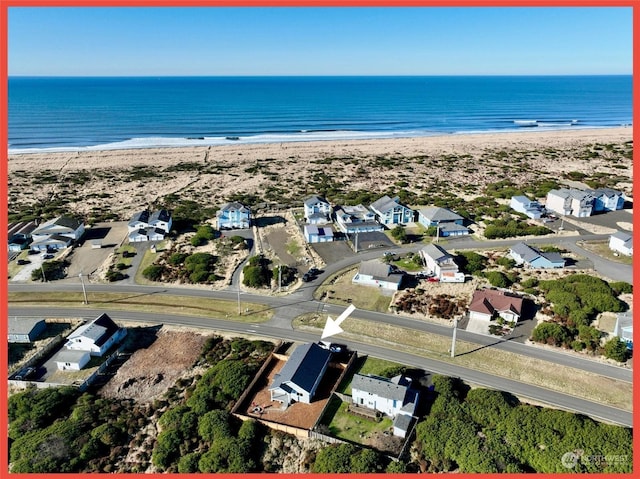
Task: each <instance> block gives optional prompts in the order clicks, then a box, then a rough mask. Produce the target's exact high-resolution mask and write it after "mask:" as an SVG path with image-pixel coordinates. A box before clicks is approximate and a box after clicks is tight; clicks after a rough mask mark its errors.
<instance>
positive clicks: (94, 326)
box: [64, 313, 127, 356]
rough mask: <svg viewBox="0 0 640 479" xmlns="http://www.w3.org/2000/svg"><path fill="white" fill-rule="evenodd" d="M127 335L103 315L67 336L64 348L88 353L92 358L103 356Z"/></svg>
mask: <svg viewBox="0 0 640 479" xmlns="http://www.w3.org/2000/svg"><path fill="white" fill-rule="evenodd" d="M126 335H127V330H126V329H124V328H120V327H119V326H118V325H117V324H116V323H114V322H113V320H112V319H111V318H110V317H109V316H108V315H107V314H105V313H103V314H101V315H100V316H98V317H97V318H96V319H94V320H93V321H91V322H89V323H87V324H85V325H83V326H80V327H79V328H78V329H76V330H75V331H74V332H72V333H71V334H70V335H69V336H67V342H66V343H65V345H64V346H65V348H67V349H71V350H74V351H88V352H89V353H90V354H91V356H102V355H103V354H104V353H106V352H107V351H108V350H109V348H110V347H111V346H113V345H114V344H116V343H118V342H120V340H122V338H124V337H125V336H126Z"/></svg>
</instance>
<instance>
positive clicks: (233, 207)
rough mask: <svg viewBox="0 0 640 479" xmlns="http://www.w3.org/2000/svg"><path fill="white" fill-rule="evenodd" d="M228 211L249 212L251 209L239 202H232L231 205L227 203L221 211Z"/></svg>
mask: <svg viewBox="0 0 640 479" xmlns="http://www.w3.org/2000/svg"><path fill="white" fill-rule="evenodd" d="M226 210H240V211H248V210H249V208H248V207H246V206H245V205H243V204H242V203H239V202H238V201H230V202H229V203H225V204H224V205H222V206H221V207H220V211H226Z"/></svg>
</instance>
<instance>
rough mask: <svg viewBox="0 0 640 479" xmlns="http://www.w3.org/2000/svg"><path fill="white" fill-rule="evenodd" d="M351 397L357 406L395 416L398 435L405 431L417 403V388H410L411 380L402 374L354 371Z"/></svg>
mask: <svg viewBox="0 0 640 479" xmlns="http://www.w3.org/2000/svg"><path fill="white" fill-rule="evenodd" d="M351 397H352V402H353V404H355V405H356V406H360V407H365V408H368V409H373V410H375V411H380V412H382V413H383V414H386V415H387V416H390V417H392V418H394V422H393V426H394V435H396V436H400V437H404V436H405V435H406V433H407V432H408V430H409V428H410V426H411V424H412V422H413V419H414V417H413V416H414V414H415V411H416V407H417V404H418V391H417V390H415V389H412V388H411V379H409V378H406V377H404V376H396V377H394V378H392V379H387V378H382V377H379V376H373V375H366V376H365V375H363V374H354V376H353V380H352V381H351Z"/></svg>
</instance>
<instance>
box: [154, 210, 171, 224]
mask: <svg viewBox="0 0 640 479" xmlns="http://www.w3.org/2000/svg"><path fill="white" fill-rule="evenodd" d="M170 219H171V215H170V214H169V212H168V211H167V210H158V211H155V212H154V213H153V214H152V215H151V217H150V218H149V222H150V223H151V222H152V221H164V222H167V221H169V220H170Z"/></svg>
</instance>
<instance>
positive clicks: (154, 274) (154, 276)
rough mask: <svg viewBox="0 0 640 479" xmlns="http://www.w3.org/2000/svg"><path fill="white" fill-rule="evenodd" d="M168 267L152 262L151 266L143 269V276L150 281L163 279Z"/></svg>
mask: <svg viewBox="0 0 640 479" xmlns="http://www.w3.org/2000/svg"><path fill="white" fill-rule="evenodd" d="M165 271H166V269H165V267H164V266H162V265H159V264H152V265H150V266H147V267H146V268H145V269H144V270H143V271H142V276H144V277H145V278H147V279H148V280H150V281H160V280H161V279H162V276H163V275H164V273H165Z"/></svg>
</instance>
